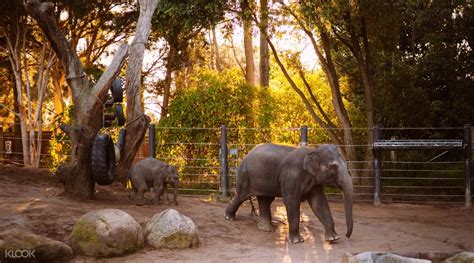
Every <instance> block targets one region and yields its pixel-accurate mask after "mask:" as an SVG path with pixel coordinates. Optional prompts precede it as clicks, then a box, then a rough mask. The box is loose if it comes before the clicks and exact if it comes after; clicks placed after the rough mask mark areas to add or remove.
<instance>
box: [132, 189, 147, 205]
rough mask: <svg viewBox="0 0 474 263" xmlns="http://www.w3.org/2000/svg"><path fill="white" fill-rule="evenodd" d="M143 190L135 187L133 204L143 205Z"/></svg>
mask: <svg viewBox="0 0 474 263" xmlns="http://www.w3.org/2000/svg"><path fill="white" fill-rule="evenodd" d="M145 190H146V189H144V188H140V189H137V191H136V194H135V205H144V204H145V203H146V202H145V198H144V196H145Z"/></svg>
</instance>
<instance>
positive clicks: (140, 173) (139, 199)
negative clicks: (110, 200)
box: [128, 158, 179, 205]
mask: <svg viewBox="0 0 474 263" xmlns="http://www.w3.org/2000/svg"><path fill="white" fill-rule="evenodd" d="M128 177H129V179H130V181H131V183H132V189H133V191H134V192H135V203H136V204H137V205H143V204H145V200H144V198H143V197H144V194H145V191H146V190H147V189H149V188H153V193H154V194H155V203H157V204H159V203H160V202H161V200H160V199H161V197H162V196H165V197H166V202H167V203H168V202H169V201H168V194H167V193H166V185H167V184H173V188H174V191H173V200H174V203H175V204H176V205H177V204H178V199H177V197H178V185H179V179H178V171H177V170H176V168H175V167H174V166H172V165H169V164H167V163H164V162H162V161H159V160H156V159H154V158H147V159H143V160H141V161H138V162H137V163H135V164H134V165H133V166H132V168H131V169H130V171H129V173H128Z"/></svg>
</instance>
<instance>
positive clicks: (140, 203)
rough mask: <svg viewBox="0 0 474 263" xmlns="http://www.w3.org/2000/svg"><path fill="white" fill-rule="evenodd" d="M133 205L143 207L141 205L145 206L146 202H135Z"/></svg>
mask: <svg viewBox="0 0 474 263" xmlns="http://www.w3.org/2000/svg"><path fill="white" fill-rule="evenodd" d="M135 205H136V206H143V205H146V202H143V201H141V202H135Z"/></svg>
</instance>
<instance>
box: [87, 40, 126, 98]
mask: <svg viewBox="0 0 474 263" xmlns="http://www.w3.org/2000/svg"><path fill="white" fill-rule="evenodd" d="M127 55H128V45H127V44H125V43H123V44H122V45H120V47H119V48H118V49H117V51H116V52H115V55H114V58H113V59H112V62H110V65H109V66H108V67H107V69H106V70H105V72H104V73H103V74H102V76H100V78H99V80H98V81H97V83H96V84H95V85H94V87H93V88H92V93H93V94H94V95H95V96H96V97H101V95H102V93H104V92H106V91H107V89H108V88H109V87H110V86H111V85H112V82H113V81H114V79H115V77H117V75H118V74H119V73H120V70H121V69H122V67H123V64H124V63H125V58H127Z"/></svg>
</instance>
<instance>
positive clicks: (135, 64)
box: [117, 0, 159, 183]
mask: <svg viewBox="0 0 474 263" xmlns="http://www.w3.org/2000/svg"><path fill="white" fill-rule="evenodd" d="M158 2H159V0H140V1H139V3H140V15H139V17H138V23H137V28H136V35H135V38H134V39H133V42H132V44H131V48H130V58H129V61H128V67H127V73H126V89H127V122H128V124H127V127H126V134H125V150H124V151H123V153H124V155H123V156H122V158H121V159H120V162H119V165H118V169H117V179H118V180H119V181H121V182H123V183H124V182H126V181H127V179H128V177H127V174H128V170H129V169H130V166H131V165H132V163H133V159H134V158H135V154H136V153H137V151H138V148H140V145H141V144H142V142H143V138H144V137H145V133H146V130H147V128H148V124H149V123H150V118H149V117H148V116H146V115H145V114H144V113H143V102H142V97H141V92H140V90H141V83H142V82H141V75H142V74H141V72H142V66H143V57H144V55H145V44H146V42H147V41H148V36H149V34H150V28H151V19H152V17H153V13H154V12H155V9H156V7H157V5H158Z"/></svg>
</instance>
